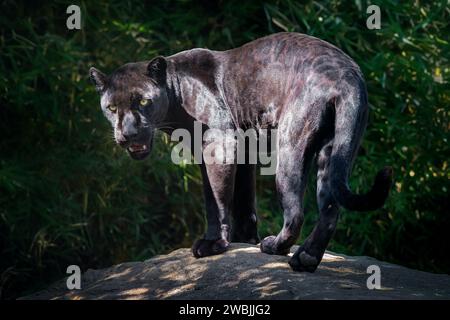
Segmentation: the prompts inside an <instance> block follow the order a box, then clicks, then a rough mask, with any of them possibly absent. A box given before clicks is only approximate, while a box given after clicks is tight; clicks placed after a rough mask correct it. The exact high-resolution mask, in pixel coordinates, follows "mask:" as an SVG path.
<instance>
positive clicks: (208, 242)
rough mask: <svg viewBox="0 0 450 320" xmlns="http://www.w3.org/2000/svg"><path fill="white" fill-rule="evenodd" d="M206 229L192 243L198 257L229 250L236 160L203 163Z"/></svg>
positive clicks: (193, 250) (194, 252)
mask: <svg viewBox="0 0 450 320" xmlns="http://www.w3.org/2000/svg"><path fill="white" fill-rule="evenodd" d="M200 167H201V171H202V177H203V191H204V195H205V204H206V220H207V223H208V225H207V229H206V233H205V235H204V237H203V238H202V239H199V240H197V241H196V242H195V243H194V245H193V246H192V253H193V254H194V256H195V257H196V258H201V257H206V256H211V255H215V254H220V253H223V252H225V251H226V249H227V247H228V243H229V241H230V231H231V230H230V213H231V210H232V203H233V192H234V178H235V173H236V165H234V164H202V165H200Z"/></svg>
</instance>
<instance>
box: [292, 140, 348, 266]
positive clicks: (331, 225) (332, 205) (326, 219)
mask: <svg viewBox="0 0 450 320" xmlns="http://www.w3.org/2000/svg"><path fill="white" fill-rule="evenodd" d="M331 149H332V143H329V144H327V145H326V146H324V147H323V148H322V150H321V151H320V153H319V156H318V159H317V165H318V172H317V203H318V207H319V214H320V216H319V221H318V222H317V223H316V225H315V227H314V229H313V231H312V232H311V234H310V235H309V237H308V238H307V239H306V240H305V242H304V243H303V245H301V246H300V248H299V249H298V250H297V251H296V252H295V254H294V255H293V256H292V258H291V260H290V261H289V264H290V266H291V267H292V269H294V270H295V271H308V272H314V271H315V270H316V268H317V266H318V265H319V263H320V261H321V260H322V257H323V254H324V252H325V249H326V247H327V245H328V242H329V241H330V239H331V237H332V236H333V233H334V231H335V229H336V224H337V220H338V216H339V211H338V204H337V203H336V201H335V200H334V198H333V196H332V194H331V189H330V184H329V180H330V178H329V174H330V172H329V162H330V155H331Z"/></svg>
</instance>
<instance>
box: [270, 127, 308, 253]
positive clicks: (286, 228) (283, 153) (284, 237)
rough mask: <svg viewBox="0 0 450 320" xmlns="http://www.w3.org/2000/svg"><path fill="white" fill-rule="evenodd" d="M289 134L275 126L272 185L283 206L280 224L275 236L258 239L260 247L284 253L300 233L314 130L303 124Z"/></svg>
mask: <svg viewBox="0 0 450 320" xmlns="http://www.w3.org/2000/svg"><path fill="white" fill-rule="evenodd" d="M298 127H299V128H303V129H302V131H300V133H299V134H297V135H295V138H293V136H292V135H290V134H289V133H290V132H289V130H287V129H286V128H283V127H281V128H279V143H278V144H279V150H278V152H279V156H278V167H277V173H276V186H277V192H278V197H279V200H280V204H281V207H282V209H283V216H284V223H283V228H282V229H281V231H280V233H279V234H278V235H277V236H269V237H266V238H265V239H264V240H263V241H261V251H262V252H264V253H269V254H280V255H285V254H287V253H289V249H290V248H291V246H292V245H293V244H294V243H295V241H296V240H297V238H298V237H299V235H300V230H301V227H302V224H303V220H304V216H303V196H304V193H305V187H306V180H307V172H308V168H309V163H310V160H311V156H312V152H311V151H312V140H313V136H314V130H312V129H311V127H309V128H308V126H307V125H305V126H304V125H299V126H298Z"/></svg>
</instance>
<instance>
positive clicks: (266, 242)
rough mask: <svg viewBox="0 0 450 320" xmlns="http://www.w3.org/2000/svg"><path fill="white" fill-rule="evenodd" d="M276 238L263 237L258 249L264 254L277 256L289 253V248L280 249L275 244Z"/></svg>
mask: <svg viewBox="0 0 450 320" xmlns="http://www.w3.org/2000/svg"><path fill="white" fill-rule="evenodd" d="M276 238H277V237H276V236H268V237H265V238H264V239H263V240H262V241H261V244H260V249H261V251H262V252H264V253H268V254H277V255H282V256H284V255H287V254H288V253H289V248H280V246H279V245H277V242H276Z"/></svg>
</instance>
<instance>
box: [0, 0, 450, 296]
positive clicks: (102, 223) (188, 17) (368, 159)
mask: <svg viewBox="0 0 450 320" xmlns="http://www.w3.org/2000/svg"><path fill="white" fill-rule="evenodd" d="M69 4H70V3H69V2H65V1H58V2H55V3H46V4H28V5H24V4H18V3H15V2H13V1H6V2H4V3H3V5H2V10H1V19H0V26H1V28H0V30H1V31H0V32H1V33H0V52H1V59H0V73H1V74H2V77H0V93H1V94H0V136H1V139H0V252H1V258H0V297H3V298H8V297H15V296H17V295H19V294H23V293H25V292H27V291H30V290H35V289H36V288H37V287H39V286H43V285H45V284H48V283H49V282H50V281H52V280H54V279H56V278H60V277H61V276H63V275H64V274H65V268H66V267H67V266H68V265H70V264H78V265H80V266H81V267H82V268H83V269H86V268H98V267H104V266H108V265H111V264H113V263H118V262H122V261H126V260H133V259H134V260H136V259H145V258H148V257H150V256H152V255H154V254H157V253H163V252H166V251H168V250H171V249H173V248H176V247H180V246H189V245H190V243H191V242H192V241H193V239H195V238H196V237H197V236H198V235H200V234H201V233H202V232H203V228H204V218H203V203H202V202H203V201H202V195H201V178H200V174H199V170H198V168H196V167H195V166H186V167H181V166H175V165H173V164H172V163H171V161H170V146H169V145H168V143H167V138H164V136H162V135H161V136H158V138H157V145H156V150H154V152H153V154H152V156H151V158H150V160H148V161H145V162H134V161H131V160H130V159H129V158H128V157H127V156H126V155H125V154H124V153H123V151H121V150H119V149H118V148H117V147H116V146H115V144H114V143H113V141H112V139H111V129H110V128H109V124H108V123H107V122H106V120H105V119H104V118H103V115H102V114H101V112H100V110H99V107H98V96H97V94H96V93H95V92H94V88H93V86H92V85H91V84H90V83H89V81H88V78H87V70H88V68H89V67H90V66H92V65H95V66H96V67H98V68H100V69H101V70H102V71H105V72H109V71H111V70H112V69H114V68H116V67H118V66H119V65H121V64H123V63H125V62H129V61H138V60H146V59H149V58H151V57H153V56H155V55H157V54H163V55H169V54H172V53H175V52H178V51H181V50H185V49H190V48H193V47H208V48H211V49H217V50H222V49H228V48H231V47H234V46H238V45H241V44H243V43H245V42H247V41H250V40H253V39H255V38H257V37H260V36H263V35H266V34H269V33H273V32H279V31H298V32H303V33H308V34H310V35H314V36H317V37H320V38H322V39H325V40H327V41H329V42H331V43H334V44H336V45H337V46H339V47H340V48H342V49H343V50H344V51H345V52H347V53H348V54H349V55H351V56H352V57H353V58H354V59H355V60H356V62H357V63H359V64H360V66H361V67H362V69H363V72H364V74H365V76H366V80H367V85H368V91H369V101H370V104H371V109H372V112H371V115H370V120H369V127H368V130H367V133H366V135H365V137H364V142H363V147H362V149H361V154H360V156H359V157H358V159H357V161H356V163H355V168H354V170H353V174H352V180H351V185H352V187H353V190H355V191H358V192H363V191H365V190H367V189H368V188H369V186H370V185H371V184H372V179H373V177H374V176H375V173H376V171H377V170H379V169H380V168H381V167H382V166H384V165H391V166H393V167H394V172H395V186H394V190H393V192H392V194H391V196H390V198H389V200H388V203H387V204H386V206H385V207H384V209H380V210H378V211H376V212H373V213H367V214H364V213H363V214H358V213H353V212H343V213H342V216H341V222H340V224H339V227H338V231H337V232H336V235H335V238H334V240H333V242H332V244H331V245H330V249H331V250H338V251H343V252H344V253H349V254H367V255H373V256H376V257H378V258H381V259H384V260H390V261H394V262H399V263H402V264H405V265H408V266H411V267H415V268H420V269H424V270H429V271H438V272H447V273H448V272H449V270H450V259H449V257H448V252H449V251H450V248H449V245H450V239H449V232H448V231H447V230H448V229H449V228H450V222H449V221H450V219H449V218H448V213H449V206H448V188H449V186H448V179H449V177H450V174H449V170H448V155H449V149H448V129H449V121H448V117H449V113H450V111H449V109H448V105H449V104H450V96H449V91H448V82H449V75H450V69H449V64H448V62H449V61H448V60H449V52H448V51H449V44H448V34H449V31H450V30H449V25H448V21H449V10H448V7H447V3H446V1H402V2H401V3H400V2H398V1H377V2H376V4H378V5H379V6H380V8H381V12H382V19H381V21H382V28H381V29H380V30H368V29H367V28H366V26H365V22H366V18H367V16H368V15H367V14H366V13H365V8H366V7H367V3H366V1H360V0H355V1H338V0H334V1H329V2H324V3H323V4H319V3H318V2H317V1H304V2H302V3H299V2H295V1H272V2H268V3H257V2H253V1H221V2H218V3H214V2H213V1H201V2H199V3H197V2H196V3H191V2H189V1H181V0H180V1H167V2H163V1H162V2H157V3H154V4H151V5H150V4H144V2H141V1H127V2H120V1H112V2H107V1H100V2H96V3H95V4H94V3H91V2H85V1H81V2H80V6H81V9H82V13H83V26H82V30H81V31H69V30H67V29H66V28H65V21H66V18H67V15H66V13H65V10H66V8H67V6H68V5H69ZM310 180H311V181H310V182H311V183H310V187H309V189H308V192H307V196H306V199H305V205H306V211H307V212H306V215H307V216H306V217H307V220H306V223H305V228H304V232H303V236H302V237H303V238H304V236H306V235H307V234H308V232H309V231H310V230H311V229H312V226H313V223H314V220H315V219H317V214H316V211H317V209H316V205H315V192H314V181H315V177H313V176H312V177H311V179H310ZM258 196H259V198H258V209H259V215H260V218H261V223H260V227H261V231H260V233H261V235H262V236H265V235H268V234H275V233H277V232H278V231H279V228H280V227H281V225H282V213H281V210H280V208H279V207H278V203H277V200H276V194H275V188H274V182H273V177H260V178H259V183H258Z"/></svg>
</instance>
